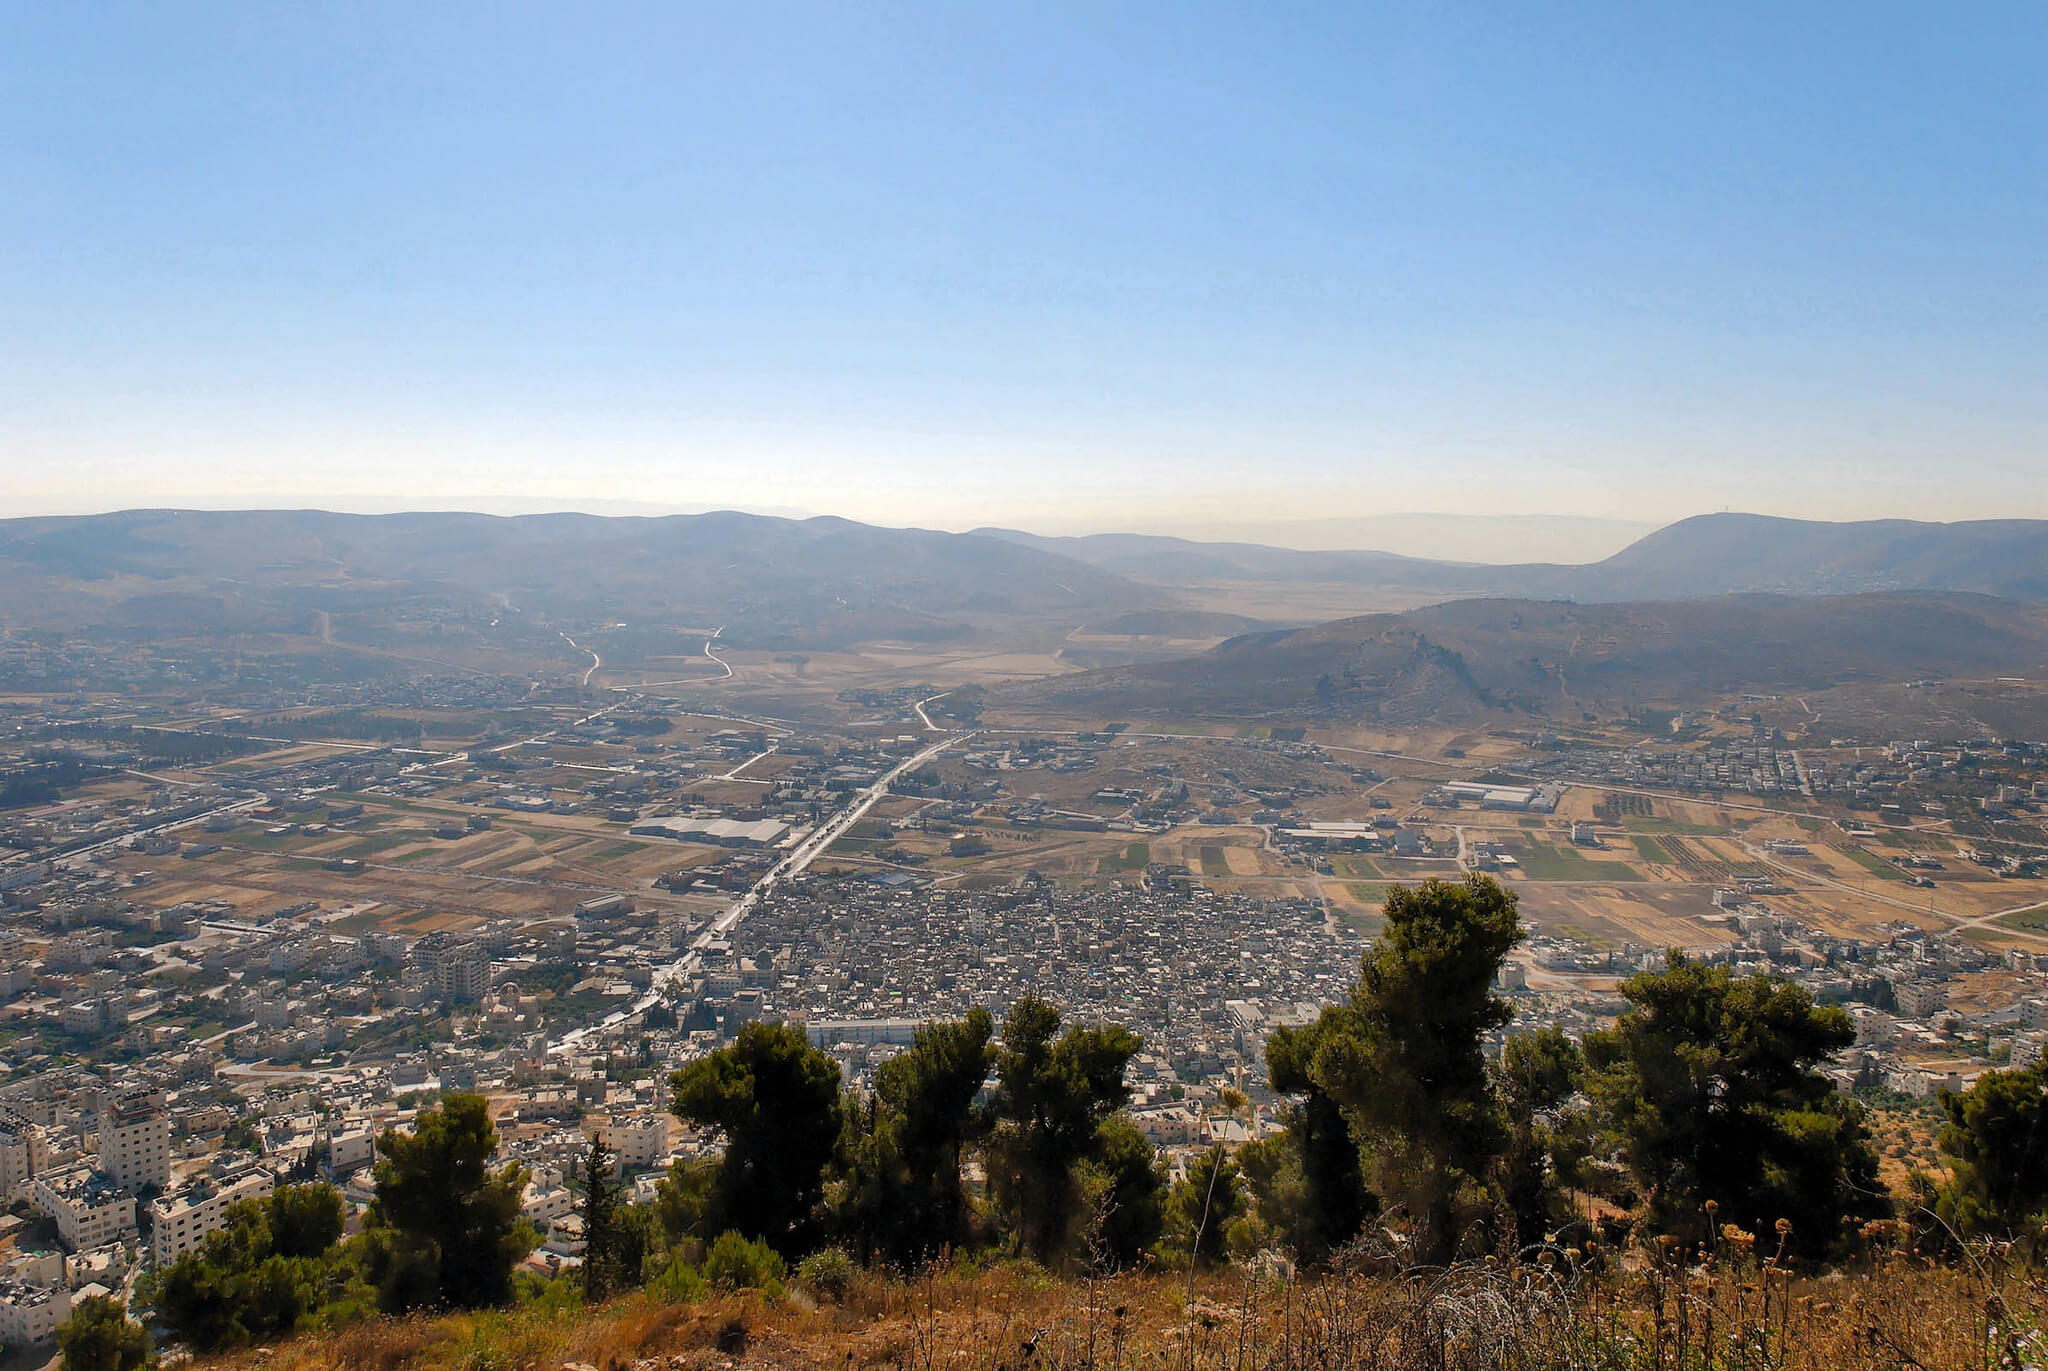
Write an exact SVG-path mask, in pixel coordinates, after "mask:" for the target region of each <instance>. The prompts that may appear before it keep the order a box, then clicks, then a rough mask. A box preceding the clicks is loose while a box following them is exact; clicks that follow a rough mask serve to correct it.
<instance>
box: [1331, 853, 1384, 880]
mask: <svg viewBox="0 0 2048 1371" xmlns="http://www.w3.org/2000/svg"><path fill="white" fill-rule="evenodd" d="M1330 870H1332V871H1334V872H1336V873H1337V874H1338V875H1339V876H1344V877H1347V878H1349V879H1351V880H1354V881H1358V880H1367V881H1376V880H1378V879H1379V878H1380V877H1382V876H1384V875H1386V874H1387V873H1386V872H1384V871H1382V870H1380V865H1379V863H1378V862H1375V861H1374V860H1373V859H1372V858H1370V857H1364V856H1360V855H1359V854H1357V853H1355V852H1354V853H1348V854H1346V855H1344V856H1341V857H1332V858H1330Z"/></svg>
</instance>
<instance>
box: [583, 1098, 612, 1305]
mask: <svg viewBox="0 0 2048 1371" xmlns="http://www.w3.org/2000/svg"><path fill="white" fill-rule="evenodd" d="M618 1219H619V1191H618V1181H617V1178H616V1176H615V1175H614V1173H613V1169H612V1150H611V1149H610V1148H609V1147H606V1146H605V1142H604V1135H603V1134H601V1133H593V1134H591V1136H590V1150H589V1151H588V1152H586V1153H584V1155H583V1298H584V1299H585V1300H587V1301H589V1302H590V1303H592V1304H595V1303H597V1302H598V1301H600V1300H602V1299H604V1298H605V1297H606V1296H607V1295H609V1294H611V1293H612V1291H613V1290H615V1289H616V1288H617V1287H618V1284H619V1275H620V1271H619V1222H618Z"/></svg>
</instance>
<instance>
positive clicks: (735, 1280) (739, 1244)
mask: <svg viewBox="0 0 2048 1371" xmlns="http://www.w3.org/2000/svg"><path fill="white" fill-rule="evenodd" d="M788 1274H789V1268H788V1267H787V1266H785V1265H784V1264H783V1261H782V1256H781V1254H780V1253H778V1252H777V1251H776V1250H775V1249H774V1248H772V1247H770V1246H769V1245H768V1244H767V1243H765V1242H762V1241H761V1240H760V1239H758V1238H753V1239H750V1238H744V1237H741V1236H740V1235H739V1234H738V1233H735V1232H733V1231H732V1230H730V1229H728V1230H726V1231H725V1232H723V1233H720V1234H719V1235H718V1240H717V1241H716V1242H714V1243H712V1244H711V1252H710V1254H709V1255H707V1256H706V1257H705V1258H704V1279H705V1280H707V1281H709V1282H710V1283H711V1284H712V1285H715V1286H717V1287H719V1288H720V1289H722V1290H766V1289H769V1288H770V1287H771V1286H778V1285H780V1284H781V1283H782V1281H783V1279H784V1278H785V1277H786V1276H788Z"/></svg>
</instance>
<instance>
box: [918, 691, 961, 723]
mask: <svg viewBox="0 0 2048 1371" xmlns="http://www.w3.org/2000/svg"><path fill="white" fill-rule="evenodd" d="M952 693H953V692H952V691H950V690H942V691H940V692H939V693H938V694H936V695H927V696H925V697H924V698H923V699H922V700H919V701H918V702H917V717H918V718H920V719H922V720H924V726H925V727H926V728H928V729H930V730H931V731H932V732H934V733H944V732H945V731H946V730H945V729H943V728H940V727H939V726H938V725H937V724H935V723H933V722H932V716H931V715H929V714H927V713H925V712H924V707H925V706H926V705H928V704H930V703H931V702H932V701H934V700H943V699H945V698H946V697H947V696H948V695H951V694H952Z"/></svg>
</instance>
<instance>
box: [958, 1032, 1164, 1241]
mask: <svg viewBox="0 0 2048 1371" xmlns="http://www.w3.org/2000/svg"><path fill="white" fill-rule="evenodd" d="M1056 1035H1057V1036H1056ZM1138 1047H1139V1041H1138V1036H1137V1034H1135V1033H1133V1032H1131V1031H1130V1030H1129V1029H1127V1028H1121V1027H1104V1028H1069V1029H1068V1030H1067V1031H1066V1032H1065V1033H1064V1034H1061V1033H1060V1014H1059V1011H1058V1010H1057V1009H1055V1008H1053V1007H1052V1006H1051V1005H1050V1004H1048V1003H1046V1002H1045V1001H1044V1000H1041V999H1039V998H1037V997H1036V996H1032V995H1027V996H1025V997H1024V998H1023V999H1020V1000H1018V1001H1017V1003H1016V1004H1014V1005H1012V1006H1011V1007H1010V1012H1009V1014H1008V1015H1007V1016H1006V1017H1005V1018H1004V1020H1003V1045H1002V1049H1001V1051H999V1052H998V1053H997V1054H996V1081H997V1088H996V1094H995V1098H994V1100H993V1101H992V1102H991V1118H992V1120H993V1124H994V1127H993V1132H992V1134H991V1136H990V1140H989V1147H988V1164H989V1185H990V1188H991V1190H992V1191H993V1193H994V1196H995V1200H996V1203H997V1205H998V1207H999V1208H1000V1210H1001V1212H1002V1214H1003V1217H1004V1219H1005V1220H1006V1222H1007V1224H1008V1226H1009V1231H1010V1232H1011V1233H1012V1234H1013V1235H1014V1236H1015V1237H1016V1240H1017V1242H1018V1244H1019V1245H1020V1246H1021V1247H1022V1248H1023V1250H1024V1251H1025V1253H1027V1254H1028V1255H1029V1256H1031V1257H1033V1258H1034V1259H1036V1260H1037V1261H1039V1262H1041V1263H1044V1264H1046V1265H1048V1266H1051V1265H1057V1264H1058V1263H1060V1262H1061V1261H1063V1260H1064V1259H1065V1257H1066V1256H1067V1254H1068V1252H1069V1250H1070V1245H1071V1243H1072V1240H1073V1238H1074V1236H1075V1232H1074V1229H1075V1222H1076V1219H1077V1218H1078V1217H1079V1212H1080V1202H1081V1188H1080V1180H1081V1177H1080V1174H1079V1170H1078V1168H1079V1167H1080V1164H1081V1163H1082V1162H1083V1161H1085V1160H1087V1159H1088V1158H1090V1157H1091V1156H1092V1155H1093V1154H1094V1152H1095V1148H1096V1146H1097V1142H1098V1138H1099V1137H1100V1132H1099V1130H1100V1128H1101V1125H1102V1123H1103V1121H1104V1120H1106V1119H1108V1118H1109V1117H1110V1116H1111V1115H1112V1114H1114V1113H1116V1111H1117V1110H1118V1109H1120V1108H1122V1107H1123V1105H1124V1103H1125V1101H1127V1100H1128V1099H1129V1098H1130V1089H1129V1087H1128V1086H1127V1085H1125V1083H1124V1069H1125V1067H1126V1066H1127V1065H1128V1064H1129V1062H1130V1059H1131V1058H1132V1057H1134V1056H1136V1055H1137V1052H1138Z"/></svg>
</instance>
